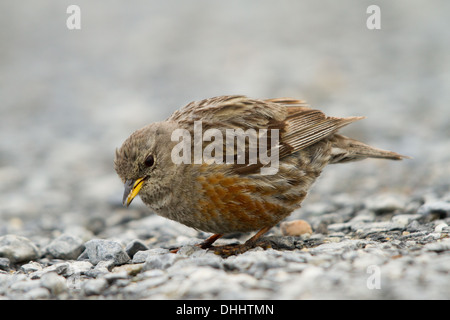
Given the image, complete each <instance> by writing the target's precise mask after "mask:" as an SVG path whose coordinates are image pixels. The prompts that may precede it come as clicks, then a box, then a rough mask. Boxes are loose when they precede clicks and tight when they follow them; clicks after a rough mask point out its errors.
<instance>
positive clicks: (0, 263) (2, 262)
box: [0, 258, 10, 271]
mask: <svg viewBox="0 0 450 320" xmlns="http://www.w3.org/2000/svg"><path fill="white" fill-rule="evenodd" d="M9 264H10V261H9V259H8V258H0V270H5V271H8V270H9Z"/></svg>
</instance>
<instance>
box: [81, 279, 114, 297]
mask: <svg viewBox="0 0 450 320" xmlns="http://www.w3.org/2000/svg"><path fill="white" fill-rule="evenodd" d="M107 287H108V281H107V280H106V279H105V278H99V279H92V280H87V281H86V282H85V283H84V285H83V288H82V289H83V292H84V294H85V295H87V296H92V295H99V294H101V293H102V292H103V290H105V289H106V288H107Z"/></svg>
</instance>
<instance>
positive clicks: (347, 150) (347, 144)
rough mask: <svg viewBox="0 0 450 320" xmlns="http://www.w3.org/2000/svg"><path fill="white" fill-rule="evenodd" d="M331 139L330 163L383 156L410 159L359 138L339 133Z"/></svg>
mask: <svg viewBox="0 0 450 320" xmlns="http://www.w3.org/2000/svg"><path fill="white" fill-rule="evenodd" d="M330 140H331V143H332V149H331V159H330V163H343V162H350V161H359V160H363V159H366V158H382V159H389V160H402V159H405V158H406V159H410V157H408V156H404V155H401V154H399V153H396V152H393V151H387V150H382V149H378V148H374V147H371V146H369V145H367V144H365V143H362V142H360V141H358V140H354V139H351V138H347V137H345V136H342V135H339V134H335V135H334V136H333V138H331V139H330Z"/></svg>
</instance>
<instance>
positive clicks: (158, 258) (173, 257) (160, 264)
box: [142, 253, 185, 271]
mask: <svg viewBox="0 0 450 320" xmlns="http://www.w3.org/2000/svg"><path fill="white" fill-rule="evenodd" d="M180 259H185V258H183V257H181V256H180V255H178V254H175V253H166V254H156V255H149V256H148V257H147V259H146V260H145V263H144V266H143V267H142V271H146V270H151V269H167V268H169V267H170V266H172V265H173V264H174V263H175V262H176V261H178V260H180Z"/></svg>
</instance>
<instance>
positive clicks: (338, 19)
mask: <svg viewBox="0 0 450 320" xmlns="http://www.w3.org/2000/svg"><path fill="white" fill-rule="evenodd" d="M69 4H73V3H71V2H70V3H69V2H67V1H58V2H55V1H49V0H48V1H47V0H44V1H39V4H35V3H31V2H29V3H28V2H26V3H25V2H23V3H14V4H10V3H6V2H5V1H3V2H1V3H0V12H1V13H2V18H1V19H0V74H1V75H2V76H1V77H0V97H1V99H0V102H1V103H0V114H1V117H0V123H1V126H0V134H1V137H2V139H1V140H0V181H1V183H0V191H1V192H0V299H268V300H270V299H315V298H321V299H449V298H450V277H449V270H450V238H449V232H450V227H449V225H450V188H449V186H450V182H449V181H450V139H449V137H450V126H449V125H448V119H450V108H449V107H448V105H447V104H448V101H450V90H449V89H450V87H449V84H450V59H449V57H450V55H449V51H450V47H449V46H450V42H449V41H448V38H449V30H450V22H449V19H448V17H447V12H449V11H450V3H449V2H448V1H445V0H442V1H437V0H434V1H427V2H426V3H425V2H423V1H406V0H405V1H395V2H394V3H393V2H391V1H375V3H373V2H367V1H359V0H354V1H346V2H345V3H337V2H336V1H332V0H327V1H321V2H320V3H319V2H317V1H312V0H311V1H284V2H282V3H280V4H278V3H277V4H275V3H274V2H273V1H269V0H267V1H266V0H264V1H258V3H256V2H255V1H253V2H252V1H246V2H242V1H227V2H226V3H225V2H220V3H219V2H211V1H199V0H192V1H189V2H181V1H174V0H170V1H164V2H162V1H135V2H133V4H132V5H127V4H125V3H124V2H122V1H108V3H106V2H104V3H103V2H96V3H95V4H94V3H92V2H91V1H77V3H76V4H78V5H79V6H80V8H81V30H68V29H67V28H66V19H67V17H68V14H67V13H66V9H67V6H68V5H69ZM370 4H378V5H379V6H380V8H381V30H368V29H367V28H366V19H367V17H368V14H367V13H366V9H367V7H368V6H369V5H370ZM222 94H246V95H248V96H251V97H258V98H271V97H279V96H292V97H296V98H302V99H305V100H307V101H308V102H309V103H310V104H311V105H312V106H314V107H317V108H320V109H322V110H324V111H325V112H326V113H327V114H329V115H336V116H351V115H365V116H367V119H366V120H364V121H360V122H358V123H355V124H352V125H351V126H350V127H348V128H345V130H344V133H345V134H346V135H351V136H352V137H355V138H357V139H360V140H362V141H365V142H367V143H370V144H371V145H374V146H378V147H381V148H385V149H391V150H394V151H396V152H399V153H402V154H406V155H409V156H412V157H413V159H412V160H405V161H401V162H390V161H382V160H367V161H363V162H360V163H350V164H345V165H336V166H329V167H328V168H326V170H325V171H324V172H323V174H322V176H321V178H320V179H319V180H318V181H317V183H316V184H315V186H314V188H313V190H312V191H311V193H310V195H309V197H308V198H307V200H306V201H305V202H304V205H303V207H302V208H301V209H300V210H298V211H296V212H294V213H293V214H292V215H291V216H290V217H289V218H288V220H297V219H303V220H306V221H308V223H309V224H310V225H311V227H312V231H313V232H312V233H308V234H304V235H302V236H295V237H294V236H282V233H281V228H280V226H276V227H275V228H273V230H272V231H271V232H270V233H269V235H268V236H269V238H270V240H271V241H272V243H273V244H274V246H275V247H278V248H280V249H277V250H275V249H267V250H263V249H259V248H258V249H254V250H251V251H248V252H246V253H244V254H242V255H239V256H233V257H229V258H226V259H223V258H221V257H219V256H217V255H215V254H213V253H212V252H208V251H205V250H200V249H198V248H196V247H195V246H193V244H195V243H197V242H199V241H201V239H204V238H205V237H207V236H208V234H206V233H202V232H197V231H195V230H193V229H190V228H187V227H185V226H183V225H180V224H177V223H175V222H172V221H168V220H165V219H163V218H161V217H158V216H156V215H154V214H152V213H151V212H150V211H149V210H148V209H146V207H145V206H144V205H143V204H142V202H140V201H139V200H138V199H136V200H135V201H133V204H132V206H131V207H130V208H128V209H125V208H123V207H122V206H121V199H122V190H123V186H122V184H121V182H120V180H119V179H118V178H117V176H116V174H115V172H114V170H113V166H112V161H113V157H114V150H115V148H116V147H118V146H120V145H121V143H122V142H123V140H124V139H125V138H126V137H127V136H128V135H129V134H130V133H131V132H132V131H134V130H135V129H137V128H140V127H142V126H143V125H145V124H147V123H149V122H153V121H160V120H163V119H165V118H166V117H168V116H169V115H170V113H171V112H173V111H174V110H176V109H178V108H179V107H181V106H183V105H185V104H187V103H188V102H190V101H192V100H197V99H202V98H206V97H211V96H216V95H222ZM248 237H249V235H248V234H242V235H239V234H234V235H230V236H229V237H228V238H226V239H220V240H219V241H218V243H219V244H220V243H221V244H226V243H232V242H236V241H244V240H245V239H246V238H248ZM180 245H181V246H183V247H182V249H180V251H179V252H178V253H177V254H173V253H169V250H168V248H170V247H173V246H180Z"/></svg>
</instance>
